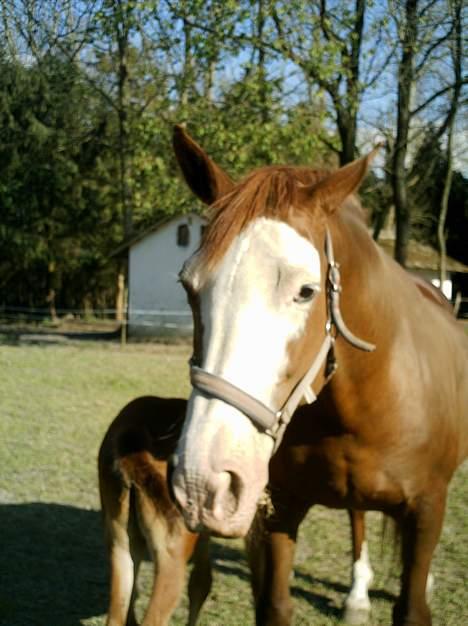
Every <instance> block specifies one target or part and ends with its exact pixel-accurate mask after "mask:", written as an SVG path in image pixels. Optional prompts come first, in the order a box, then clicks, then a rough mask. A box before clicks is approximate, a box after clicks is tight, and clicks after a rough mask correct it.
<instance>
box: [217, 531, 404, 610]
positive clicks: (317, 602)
mask: <svg viewBox="0 0 468 626" xmlns="http://www.w3.org/2000/svg"><path fill="white" fill-rule="evenodd" d="M211 554H212V558H213V569H214V571H215V576H216V572H220V573H222V574H225V575H227V576H236V577H237V578H239V579H240V580H243V581H247V582H250V573H249V570H248V566H247V563H246V559H245V553H244V552H243V551H242V550H239V549H237V548H231V547H230V546H227V545H226V544H225V543H223V544H220V543H216V542H214V543H213V546H212V549H211ZM294 581H295V582H296V583H299V582H301V583H305V585H306V589H304V588H303V587H300V586H298V584H295V583H294V582H293V583H292V585H291V594H292V596H293V597H296V598H302V599H303V600H305V601H306V602H307V603H309V604H310V605H311V606H313V607H314V608H315V609H316V610H317V611H318V612H320V613H322V614H323V615H326V616H327V617H334V618H337V619H340V618H342V613H343V610H342V609H341V608H338V607H336V606H333V601H332V599H331V597H329V596H328V595H327V591H334V592H338V593H340V594H342V596H343V603H344V600H345V598H346V595H347V593H348V592H349V586H348V585H345V584H343V583H340V582H336V581H332V580H329V579H326V578H318V577H316V576H313V575H310V574H308V573H306V572H304V571H302V570H301V569H295V570H294ZM313 589H316V590H317V589H319V590H320V589H323V590H324V593H320V591H312V590H313ZM369 596H370V600H371V602H372V600H377V599H379V600H385V601H387V602H390V603H393V602H394V601H395V596H394V595H393V594H392V593H389V592H388V591H385V590H384V589H375V590H370V591H369Z"/></svg>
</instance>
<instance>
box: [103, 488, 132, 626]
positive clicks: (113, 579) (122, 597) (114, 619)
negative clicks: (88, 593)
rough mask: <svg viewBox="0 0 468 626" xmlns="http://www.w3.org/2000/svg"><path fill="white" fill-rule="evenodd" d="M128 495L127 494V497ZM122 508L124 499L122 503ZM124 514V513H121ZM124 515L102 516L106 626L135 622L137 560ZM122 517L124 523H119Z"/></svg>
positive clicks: (120, 625)
mask: <svg viewBox="0 0 468 626" xmlns="http://www.w3.org/2000/svg"><path fill="white" fill-rule="evenodd" d="M128 499H129V498H128ZM124 508H126V507H125V503H124ZM124 517H126V518H127V519H128V516H127V515H126V514H125V513H124ZM127 519H126V520H122V519H121V518H119V517H117V518H107V519H105V526H106V536H107V545H108V552H109V562H110V563H109V564H110V599H109V609H108V614H107V622H106V625H107V626H125V625H128V626H134V625H136V621H135V616H134V612H133V604H134V600H135V592H134V586H135V577H136V572H137V570H138V565H139V561H137V562H135V561H134V559H133V556H132V550H131V545H130V537H129V533H128V531H127ZM123 521H125V523H122V522H123Z"/></svg>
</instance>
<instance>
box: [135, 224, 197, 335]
mask: <svg viewBox="0 0 468 626" xmlns="http://www.w3.org/2000/svg"><path fill="white" fill-rule="evenodd" d="M181 224H186V225H187V226H188V228H189V233H190V235H189V244H188V245H187V246H179V245H177V231H178V227H179V226H180V225H181ZM203 224H204V221H203V220H202V219H201V218H200V217H199V216H198V215H189V216H182V217H178V218H174V219H173V220H172V221H170V222H167V223H166V224H163V225H162V226H161V227H160V228H158V229H157V230H156V231H155V232H153V233H150V234H148V235H147V236H146V237H145V238H144V239H142V240H141V241H139V242H137V243H136V244H134V245H133V246H132V247H131V248H130V251H129V296H128V300H129V332H130V334H131V335H133V336H135V335H140V336H141V335H168V334H176V335H187V334H190V333H191V332H192V315H191V311H190V307H189V305H188V303H187V298H186V295H185V292H184V289H183V288H182V286H181V285H180V283H179V282H178V274H179V271H180V269H181V268H182V265H183V263H184V261H185V260H186V259H187V258H188V257H190V256H191V255H192V254H193V252H195V250H196V249H197V248H198V246H199V244H200V237H201V228H202V226H203Z"/></svg>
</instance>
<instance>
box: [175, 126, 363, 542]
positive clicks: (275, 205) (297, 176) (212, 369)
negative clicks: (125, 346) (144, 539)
mask: <svg viewBox="0 0 468 626" xmlns="http://www.w3.org/2000/svg"><path fill="white" fill-rule="evenodd" d="M174 145H175V150H176V155H177V158H178V161H179V163H180V165H181V168H182V171H183V173H184V176H185V178H186V180H187V183H188V184H189V186H190V187H191V189H192V190H193V191H194V192H195V193H196V194H197V195H198V196H199V197H200V198H201V199H202V200H203V201H205V202H206V203H208V204H212V205H213V206H212V218H211V220H210V223H209V226H208V228H207V231H206V232H205V236H204V238H203V242H202V245H201V248H200V250H199V251H198V252H197V253H196V254H195V255H194V256H193V257H192V258H191V259H189V261H188V262H187V263H186V264H185V266H184V268H183V270H182V272H181V281H182V283H183V285H184V287H185V289H186V291H187V294H188V297H189V301H190V303H191V306H192V309H193V314H194V322H195V338H194V359H193V360H194V367H192V382H193V385H194V390H193V392H192V395H191V397H190V401H189V405H188V409H187V416H186V422H185V427H184V431H183V434H182V437H181V440H180V442H179V446H178V450H177V458H178V461H177V466H176V468H175V471H174V474H173V488H174V493H175V496H176V498H177V500H178V503H179V505H180V507H181V508H182V510H183V512H184V516H185V519H186V522H187V525H188V526H189V527H190V528H192V529H194V530H195V529H197V528H199V527H200V526H205V527H207V528H209V529H210V530H212V531H214V532H217V533H219V534H222V535H226V536H240V535H243V534H245V533H246V532H247V530H248V528H249V526H250V524H251V521H252V518H253V516H254V513H255V510H256V504H257V500H258V497H259V496H260V494H261V492H262V490H263V489H264V487H265V486H266V484H267V481H268V462H269V459H270V457H271V455H272V453H273V450H274V434H275V433H276V431H277V429H278V427H279V423H278V419H279V420H280V421H281V417H280V416H279V414H278V412H279V410H280V409H281V408H282V407H284V406H285V403H286V404H288V399H290V397H291V394H292V393H293V390H294V389H295V388H296V391H297V385H298V384H299V385H300V384H301V382H300V381H301V380H302V379H303V377H304V375H305V374H306V373H307V372H308V370H309V368H310V366H311V364H313V363H315V370H316V371H314V373H313V382H314V385H313V387H314V391H315V392H316V393H318V392H319V391H320V389H321V387H322V386H323V384H324V381H325V361H326V355H327V352H328V344H324V341H325V339H326V334H327V331H326V327H327V321H329V302H328V296H327V293H328V289H329V287H328V285H327V281H328V279H329V277H328V276H327V274H328V269H329V267H330V259H329V258H327V254H326V245H325V244H326V241H325V240H326V233H327V222H328V221H329V220H330V219H332V218H331V217H330V216H331V214H332V213H333V212H334V210H335V209H336V208H338V207H339V206H340V205H341V204H342V203H343V202H344V201H345V199H346V198H347V197H348V196H349V195H350V194H352V193H353V192H354V191H355V190H356V189H357V187H358V186H359V184H360V182H361V180H362V178H363V177H364V175H365V172H366V169H367V165H368V159H361V160H359V161H356V162H354V163H352V164H350V165H348V166H345V167H343V168H341V169H340V170H337V171H336V172H334V173H331V174H326V173H324V172H321V173H320V172H314V171H312V170H306V169H301V168H288V167H271V168H264V169H261V170H258V171H255V172H253V173H252V174H251V175H250V176H248V177H247V178H246V179H244V181H242V182H241V183H240V184H238V185H234V183H232V181H231V180H230V178H229V177H228V176H227V175H226V174H225V173H224V172H223V171H222V170H221V169H220V168H219V167H218V166H217V165H216V164H215V163H214V162H213V161H212V160H211V159H210V158H209V157H208V156H207V155H206V154H205V153H204V151H203V150H202V149H201V148H200V147H199V146H198V145H197V144H196V143H195V142H194V141H193V140H192V139H191V138H190V137H188V135H187V134H186V133H185V131H183V130H182V129H180V128H176V131H175V137H174ZM324 348H325V350H324ZM320 352H321V353H323V354H322V356H321V357H320V358H319V359H318V360H317V355H318V354H319V353H320ZM306 386H307V387H310V380H309V381H308V383H307V385H306ZM299 391H300V393H299V395H300V396H301V395H303V392H304V389H300V390H299ZM296 395H297V393H296ZM296 404H297V402H296ZM289 408H290V407H289ZM292 409H294V406H293V407H292ZM285 413H287V411H285ZM272 435H273V436H272Z"/></svg>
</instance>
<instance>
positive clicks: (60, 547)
mask: <svg viewBox="0 0 468 626" xmlns="http://www.w3.org/2000/svg"><path fill="white" fill-rule="evenodd" d="M0 524H1V541H2V550H1V558H0V624H2V626H3V625H4V626H79V624H80V623H81V620H82V619H85V618H89V617H93V616H97V615H101V614H103V613H105V611H106V610H107V593H108V590H107V564H106V555H105V550H104V543H103V539H102V531H101V520H100V514H99V513H98V512H97V511H87V510H84V509H79V508H75V507H71V506H64V505H59V504H45V503H27V504H8V505H1V506H0Z"/></svg>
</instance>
